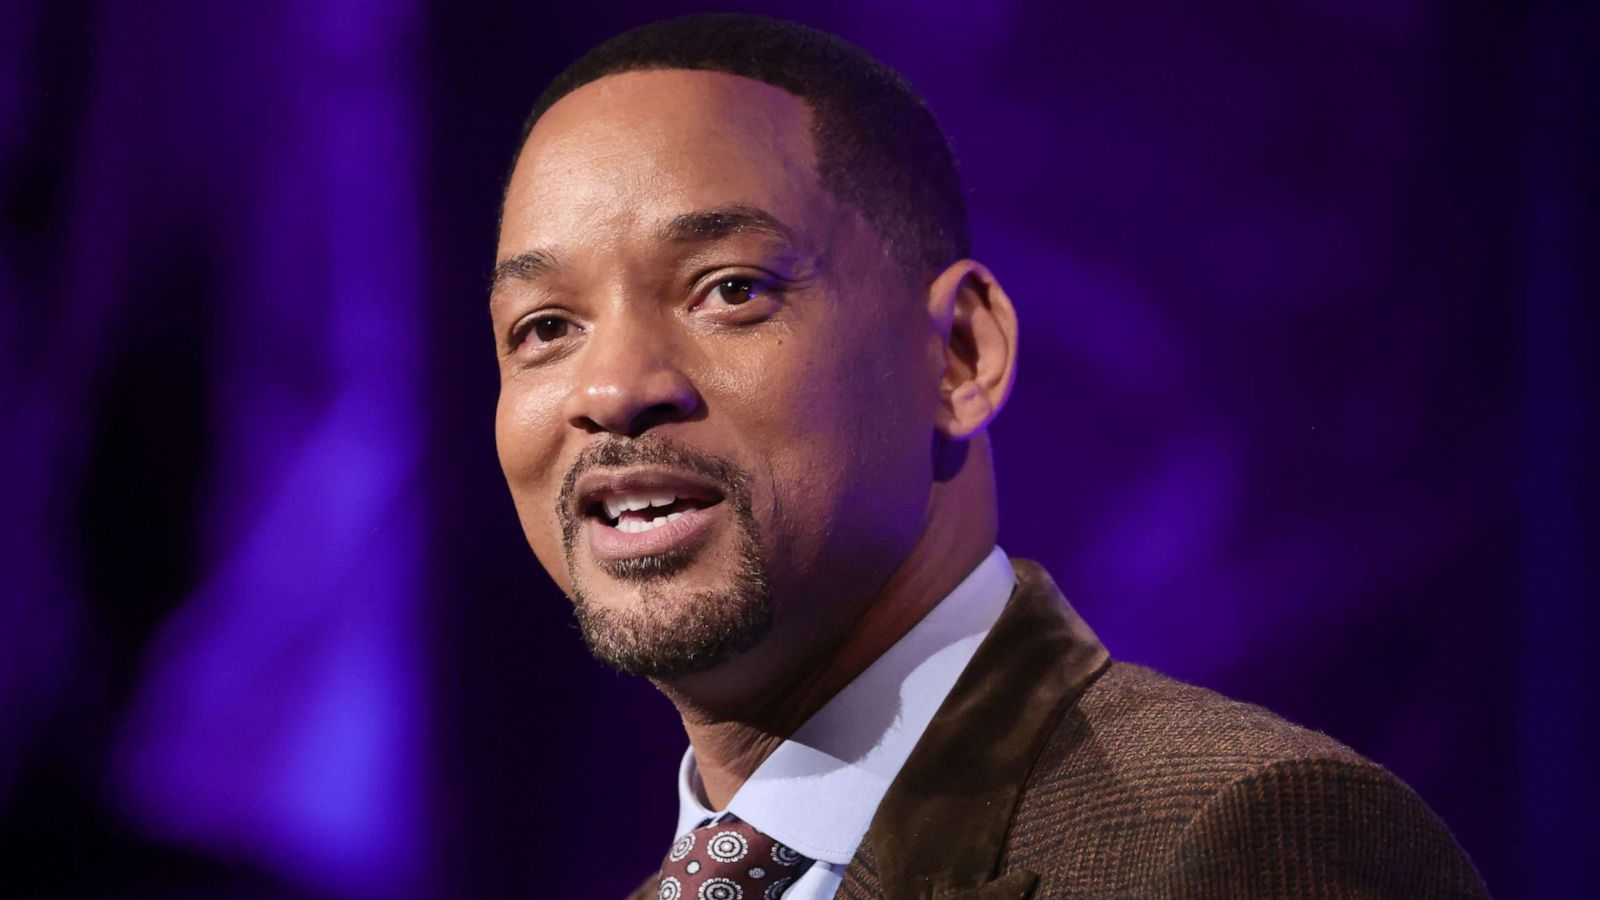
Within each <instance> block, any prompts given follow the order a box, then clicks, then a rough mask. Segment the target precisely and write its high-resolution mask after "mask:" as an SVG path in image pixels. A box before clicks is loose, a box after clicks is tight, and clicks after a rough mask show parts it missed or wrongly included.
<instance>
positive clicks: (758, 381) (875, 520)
mask: <svg viewBox="0 0 1600 900" xmlns="http://www.w3.org/2000/svg"><path fill="white" fill-rule="evenodd" d="M873 331H874V333H881V331H880V330H879V329H874V330H873ZM803 343H804V345H805V346H807V347H809V348H811V350H812V352H804V353H801V352H794V353H773V354H769V355H764V357H763V364H762V365H760V366H758V367H754V366H753V367H751V368H750V369H749V370H748V371H747V372H746V373H745V376H744V377H745V378H746V379H748V384H749V385H750V387H749V389H748V390H747V391H745V392H743V393H742V396H744V397H746V398H749V399H747V400H746V401H744V403H743V404H742V405H743V406H744V408H745V411H746V414H747V415H748V416H749V417H750V421H751V424H750V425H749V426H748V431H749V432H750V433H759V434H762V435H765V436H766V437H765V439H764V440H763V441H762V443H763V444H764V446H761V447H756V448H753V449H754V450H755V452H757V453H759V454H761V457H762V458H763V459H764V461H765V464H766V466H767V467H768V469H769V476H770V478H771V481H772V485H771V488H772V489H773V490H775V491H776V492H777V502H778V504H779V509H778V511H777V513H778V515H777V518H776V520H775V521H774V523H773V525H774V530H775V534H774V535H773V538H774V540H775V543H778V544H779V545H780V546H781V547H782V549H783V550H784V551H785V552H786V553H787V554H793V556H792V557H791V558H795V560H796V562H797V563H798V564H800V565H805V562H804V559H805V558H807V557H810V558H815V557H817V556H819V555H822V554H825V553H829V552H831V551H828V550H827V549H826V547H827V546H835V547H837V546H838V545H840V544H845V543H851V544H855V545H856V546H857V547H858V548H859V549H860V550H862V551H863V552H866V553H872V552H873V551H872V550H871V549H869V548H871V547H872V545H876V544H879V543H880V542H887V544H889V545H892V547H893V548H894V550H895V551H896V552H898V551H899V550H900V549H904V548H903V547H902V544H904V543H905V541H906V540H907V536H908V535H910V536H912V537H914V535H915V534H916V533H918V532H919V531H920V526H921V522H922V518H923V515H924V513H925V507H926V502H927V495H928V488H929V485H930V484H931V482H932V460H931V452H930V442H931V439H932V438H931V435H932V431H933V411H934V408H935V402H934V400H935V399H936V387H935V388H934V389H930V390H926V391H925V390H923V389H922V387H923V386H922V385H921V384H920V381H919V380H918V377H917V374H918V373H919V372H920V371H921V370H920V368H918V367H917V363H916V362H913V360H912V357H913V356H916V357H917V358H918V359H920V355H919V354H920V350H919V348H911V347H907V346H905V345H903V344H902V345H900V346H891V347H888V348H886V347H885V346H884V345H883V344H881V343H878V342H877V341H875V340H868V339H865V336H864V335H863V334H860V333H846V330H845V329H828V330H824V332H823V333H820V334H818V335H817V336H816V337H813V338H810V339H808V340H806V341H804V342H803ZM800 345H801V342H800V341H798V340H795V341H794V348H795V349H797V350H798V349H799V348H800ZM789 348H790V339H788V338H786V339H785V342H784V345H783V347H782V348H781V349H784V350H787V349H789ZM924 394H927V396H926V397H924V396H923V395H924Z"/></svg>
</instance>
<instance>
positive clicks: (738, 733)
mask: <svg viewBox="0 0 1600 900" xmlns="http://www.w3.org/2000/svg"><path fill="white" fill-rule="evenodd" d="M968 450H969V453H968V454H967V457H968V458H966V459H965V460H964V464H963V465H961V466H960V471H958V472H956V473H955V474H954V475H953V477H951V478H950V479H949V480H947V481H942V482H936V483H935V484H934V487H933V491H932V494H931V497H930V501H929V515H928V519H927V521H928V525H927V527H926V528H925V529H924V530H923V533H922V535H921V536H920V537H919V538H918V540H917V543H916V544H915V546H913V547H912V550H911V552H910V554H909V555H907V556H906V558H905V559H904V560H902V561H901V563H900V564H899V566H898V567H896V568H895V570H894V572H893V574H892V575H890V576H889V580H888V581H887V582H886V583H885V584H884V586H883V588H882V590H880V591H878V593H877V594H876V595H875V596H874V597H873V598H872V599H871V600H870V601H869V602H868V603H867V605H866V607H865V608H864V609H863V610H862V612H861V614H860V615H859V616H857V617H856V619H855V621H854V623H853V624H852V625H851V626H850V628H849V629H848V630H847V631H846V632H845V634H844V636H843V638H842V639H841V640H838V641H836V642H834V643H832V644H831V645H830V646H829V647H827V648H825V649H824V651H823V652H822V653H821V654H820V660H821V661H820V663H819V662H816V659H817V658H818V657H813V658H812V663H811V664H809V665H804V666H801V667H797V670H796V671H792V672H789V673H786V676H784V675H780V676H779V678H778V679H777V680H776V684H777V685H780V687H778V689H777V690H774V691H769V692H766V696H764V697H760V698H756V699H753V700H752V701H751V702H749V703H743V704H738V705H726V704H721V703H718V704H716V705H715V706H712V705H709V704H705V703H702V702H697V698H696V696H695V694H696V692H695V691H693V690H692V688H690V689H686V688H688V686H687V685H684V684H667V683H659V684H658V687H660V688H661V689H662V691H663V692H664V693H666V694H667V696H668V697H669V698H670V699H671V700H672V701H673V703H674V705H676V706H677V708H678V713H679V715H680V716H681V717H682V719H683V727H684V731H685V732H687V734H688V736H689V743H690V745H691V746H692V747H694V755H695V763H696V766H697V768H698V769H699V772H700V779H701V782H702V783H703V784H704V786H705V791H706V799H707V800H708V801H709V802H710V804H711V806H712V808H713V809H723V808H724V807H726V806H727V804H728V801H729V800H731V799H732V798H733V795H734V794H735V793H736V792H737V791H738V790H739V787H740V786H741V785H743V784H744V782H745V781H746V780H747V779H748V778H749V777H750V775H751V774H752V773H754V772H755V770H756V769H757V768H758V767H759V766H760V765H761V763H763V762H765V761H766V759H767V757H769V756H771V755H772V753H773V751H775V750H777V749H778V746H779V745H780V744H782V743H783V742H784V740H786V739H787V738H788V737H789V736H790V735H791V734H793V733H794V732H795V731H796V730H797V729H798V728H799V727H800V726H801V725H803V724H805V722H806V720H807V719H809V718H811V716H812V715H814V714H815V713H816V712H817V710H819V709H821V708H822V707H823V705H824V704H826V703H827V702H828V701H829V700H831V699H832V698H833V696H834V695H835V694H837V693H839V691H841V690H842V689H844V687H845V686H846V685H848V684H849V683H850V682H851V681H853V680H855V678H856V676H858V675H860V674H861V673H862V671H864V670H865V669H866V668H867V667H868V666H870V665H871V664H872V663H873V662H874V661H876V660H877V659H878V657H880V656H882V655H883V654H884V653H885V652H886V651H888V649H889V648H890V647H892V646H894V644H895V643H896V642H897V641H899V640H900V638H902V637H904V636H905V634H906V632H908V631H910V630H911V629H912V628H913V627H915V626H916V624H917V623H918V622H920V621H922V617H923V616H925V615H927V614H928V612H929V611H930V610H932V609H933V608H934V607H935V606H937V605H938V604H939V602H940V601H941V600H943V599H944V598H945V597H946V596H948V595H949V594H950V592H951V591H953V590H954V589H955V587H956V586H957V585H958V584H960V583H961V581H962V580H963V579H964V578H966V576H967V575H968V574H969V573H971V572H972V570H973V569H975V568H977V566H978V564H979V563H981V562H983V560H984V558H985V557H987V556H988V555H989V552H990V551H991V550H992V549H993V548H994V543H995V532H996V519H997V517H996V514H995V498H994V487H993V478H992V476H991V473H990V470H989V466H988V463H989V454H988V446H987V442H986V441H985V440H984V439H983V438H982V437H979V438H977V439H975V440H974V441H972V442H971V444H970V445H969V446H968Z"/></svg>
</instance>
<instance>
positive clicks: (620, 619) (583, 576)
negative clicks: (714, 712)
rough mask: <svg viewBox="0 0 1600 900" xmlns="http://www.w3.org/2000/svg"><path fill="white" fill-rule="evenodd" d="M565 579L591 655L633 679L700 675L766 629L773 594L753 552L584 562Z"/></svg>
mask: <svg viewBox="0 0 1600 900" xmlns="http://www.w3.org/2000/svg"><path fill="white" fill-rule="evenodd" d="M717 557H721V558H720V559H719V558H717ZM569 574H570V575H571V578H572V583H573V586H574V587H573V591H572V601H573V609H574V611H575V612H576V615H577V619H578V625H579V627H580V629H581V630H582V633H583V639H584V642H585V643H586V644H588V646H589V651H590V652H591V653H592V654H594V656H595V658H596V659H598V660H600V661H601V662H603V663H605V664H606V665H609V666H611V667H613V668H615V669H617V670H619V671H622V672H626V673H628V674H631V675H639V676H643V677H646V678H657V679H671V678H676V677H681V676H684V675H693V674H697V673H700V672H705V671H708V670H710V669H713V668H715V667H717V666H719V665H721V664H723V663H725V662H727V661H728V660H730V659H732V658H734V657H735V656H737V655H739V654H740V653H743V652H745V651H746V650H749V649H750V648H751V647H753V646H755V644H757V643H758V642H760V641H761V639H762V638H764V637H766V635H767V634H768V632H769V631H771V628H772V619H773V614H772V592H771V589H770V586H769V583H768V579H767V576H766V571H765V568H764V566H762V565H761V562H760V558H759V556H758V555H755V554H749V555H746V554H733V555H731V556H728V555H724V554H714V555H711V556H710V558H707V557H706V556H705V555H702V554H696V553H688V554H685V553H664V554H657V555H652V556H643V557H635V558H629V559H624V560H608V561H606V562H605V563H603V564H601V563H590V564H588V565H587V566H584V571H581V572H580V571H572V572H570V573H569Z"/></svg>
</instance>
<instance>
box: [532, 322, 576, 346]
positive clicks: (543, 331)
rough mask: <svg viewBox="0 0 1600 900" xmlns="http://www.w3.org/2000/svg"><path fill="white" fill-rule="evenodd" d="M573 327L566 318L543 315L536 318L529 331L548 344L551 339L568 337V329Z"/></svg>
mask: <svg viewBox="0 0 1600 900" xmlns="http://www.w3.org/2000/svg"><path fill="white" fill-rule="evenodd" d="M571 327H572V326H571V325H570V324H569V323H568V322H567V320H566V319H561V318H557V317H555V316H542V317H540V318H538V319H535V320H534V322H533V327H532V328H530V329H529V333H531V334H532V335H533V336H534V337H535V338H537V339H538V340H539V341H540V342H542V343H546V344H548V343H550V342H551V341H554V340H557V339H559V338H564V337H566V336H567V331H568V330H569V329H570V328H571Z"/></svg>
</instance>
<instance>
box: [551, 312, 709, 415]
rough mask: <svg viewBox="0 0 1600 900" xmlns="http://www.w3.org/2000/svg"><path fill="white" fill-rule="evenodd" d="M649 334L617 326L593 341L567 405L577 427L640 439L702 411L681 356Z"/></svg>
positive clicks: (631, 325) (585, 350)
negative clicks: (648, 432) (656, 428)
mask: <svg viewBox="0 0 1600 900" xmlns="http://www.w3.org/2000/svg"><path fill="white" fill-rule="evenodd" d="M648 332H649V329H646V328H645V327H643V325H642V323H623V322H615V323H614V324H613V325H612V327H611V328H609V329H607V328H600V329H597V331H596V332H595V333H593V334H592V335H591V336H590V338H589V342H588V346H586V347H584V348H583V360H582V362H581V364H580V366H579V377H578V383H577V385H576V387H575V389H574V390H573V391H572V393H571V394H569V395H568V397H567V402H566V410H565V411H566V418H567V421H568V422H569V423H570V424H572V425H573V427H576V428H580V429H582V430H584V431H587V432H589V433H591V434H598V433H601V432H608V433H611V434H615V435H619V436H623V437H638V436H639V435H641V434H644V433H645V432H646V431H649V430H650V429H651V428H655V427H657V426H659V425H663V424H666V423H669V422H678V421H683V420H685V419H688V418H689V417H691V416H693V415H694V414H695V413H696V412H697V411H698V410H699V408H700V404H701V400H700V395H699V392H698V391H696V390H695V386H694V383H693V381H691V380H690V378H689V377H688V375H687V374H686V373H685V372H684V370H683V365H682V354H681V353H679V352H674V348H673V346H672V345H671V343H670V342H669V341H665V340H662V337H663V336H661V335H657V334H650V333H648Z"/></svg>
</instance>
